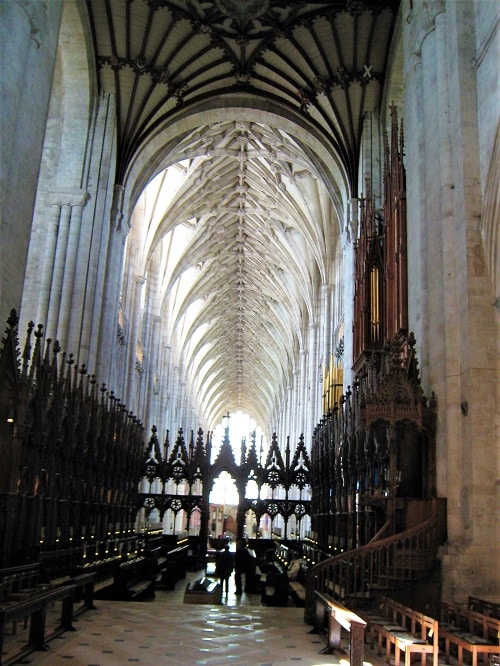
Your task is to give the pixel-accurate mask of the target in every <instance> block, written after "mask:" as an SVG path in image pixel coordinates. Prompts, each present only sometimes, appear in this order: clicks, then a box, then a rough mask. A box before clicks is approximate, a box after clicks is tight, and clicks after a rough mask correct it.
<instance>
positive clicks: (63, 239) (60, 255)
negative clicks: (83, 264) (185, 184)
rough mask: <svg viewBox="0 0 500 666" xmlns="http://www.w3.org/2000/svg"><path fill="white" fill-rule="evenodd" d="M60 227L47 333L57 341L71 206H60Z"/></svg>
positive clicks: (51, 286)
mask: <svg viewBox="0 0 500 666" xmlns="http://www.w3.org/2000/svg"><path fill="white" fill-rule="evenodd" d="M59 211H60V214H59V225H58V229H57V240H56V251H55V256H54V266H53V268H52V280H51V285H50V299H49V309H48V313H47V324H46V328H45V333H46V335H47V337H49V338H52V339H53V340H55V339H56V336H57V320H58V316H59V307H60V304H61V294H62V281H63V275H64V263H65V259H66V247H67V243H68V234H69V221H70V218H71V206H70V204H68V203H65V204H62V205H60V206H59Z"/></svg>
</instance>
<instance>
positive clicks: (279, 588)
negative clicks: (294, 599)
mask: <svg viewBox="0 0 500 666" xmlns="http://www.w3.org/2000/svg"><path fill="white" fill-rule="evenodd" d="M263 566H264V565H261V569H262V568H263ZM288 595H289V587H288V576H287V573H286V570H285V568H284V567H283V566H282V565H281V564H280V563H279V562H271V563H269V564H267V567H266V571H265V572H264V580H263V581H262V597H261V600H262V603H263V604H265V605H266V606H288Z"/></svg>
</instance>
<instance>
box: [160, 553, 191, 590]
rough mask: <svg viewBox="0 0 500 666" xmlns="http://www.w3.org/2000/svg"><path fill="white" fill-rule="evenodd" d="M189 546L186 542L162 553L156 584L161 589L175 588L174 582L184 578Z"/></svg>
mask: <svg viewBox="0 0 500 666" xmlns="http://www.w3.org/2000/svg"><path fill="white" fill-rule="evenodd" d="M188 551H189V547H188V545H187V544H185V545H181V546H178V547H177V548H173V549H172V550H169V551H167V552H166V553H165V554H164V557H165V560H164V561H163V560H162V563H161V573H160V575H159V577H158V578H159V580H158V583H157V586H158V588H159V589H162V590H175V585H176V583H177V582H178V581H179V580H181V578H186V571H187V562H188Z"/></svg>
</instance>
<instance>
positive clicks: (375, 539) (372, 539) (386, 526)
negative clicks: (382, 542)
mask: <svg viewBox="0 0 500 666" xmlns="http://www.w3.org/2000/svg"><path fill="white" fill-rule="evenodd" d="M390 524H391V521H390V520H388V521H387V522H385V523H384V524H383V525H382V527H381V528H380V529H379V531H378V532H377V534H375V536H373V537H372V538H371V539H370V541H369V542H368V543H375V541H378V540H379V539H380V537H381V536H382V534H383V533H384V532H386V531H387V529H388V528H389V526H390Z"/></svg>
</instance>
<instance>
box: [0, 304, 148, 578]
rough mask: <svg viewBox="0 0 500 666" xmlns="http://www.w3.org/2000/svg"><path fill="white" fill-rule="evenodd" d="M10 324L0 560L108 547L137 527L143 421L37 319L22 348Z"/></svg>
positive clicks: (2, 382) (2, 392)
mask: <svg viewBox="0 0 500 666" xmlns="http://www.w3.org/2000/svg"><path fill="white" fill-rule="evenodd" d="M17 325H18V319H17V315H16V313H15V312H14V311H13V312H12V313H11V316H10V319H9V321H8V328H7V330H6V332H5V336H4V338H3V345H2V348H1V349H0V458H1V460H2V464H1V465H0V468H1V472H0V563H1V565H2V566H6V565H9V564H10V563H11V562H17V563H21V562H24V561H30V560H36V559H37V557H38V555H39V553H40V552H49V551H50V552H52V551H56V550H62V549H71V548H74V547H76V546H78V547H80V548H81V549H82V553H83V552H84V551H86V549H87V548H88V549H89V550H90V549H91V550H92V551H93V552H98V551H100V550H102V551H103V552H104V551H108V550H109V544H110V542H112V543H113V544H116V543H118V541H119V540H128V539H129V537H130V534H131V533H132V531H133V530H134V528H135V518H136V511H137V509H136V504H137V500H136V495H137V485H138V482H139V479H140V476H141V472H142V462H143V457H144V453H143V451H144V440H143V427H142V424H141V423H140V422H139V420H138V419H137V418H136V417H134V416H133V415H132V414H131V413H130V412H128V411H127V409H126V407H125V405H123V404H122V403H121V402H120V400H118V399H117V398H116V397H115V395H114V394H113V392H110V391H108V390H107V389H106V387H105V386H104V385H101V386H99V385H98V384H97V382H96V380H95V378H94V377H92V376H89V375H88V374H87V372H86V369H85V367H84V366H82V367H80V368H77V367H76V366H75V364H74V362H73V358H72V356H71V355H70V356H68V357H67V356H66V354H64V353H62V352H61V350H60V348H59V345H58V344H57V342H55V343H52V342H51V340H46V341H45V343H44V342H43V332H42V327H41V326H38V327H37V328H36V329H35V326H34V325H33V324H30V325H29V328H28V334H27V337H26V343H25V345H24V350H23V353H22V356H21V354H20V351H19V349H18V338H17V335H18V332H17ZM113 548H114V546H113Z"/></svg>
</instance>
